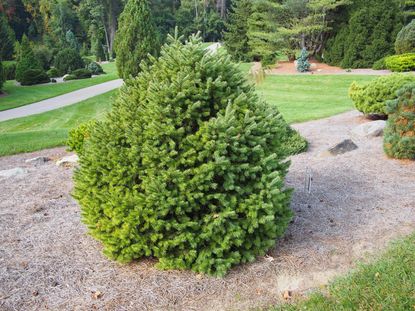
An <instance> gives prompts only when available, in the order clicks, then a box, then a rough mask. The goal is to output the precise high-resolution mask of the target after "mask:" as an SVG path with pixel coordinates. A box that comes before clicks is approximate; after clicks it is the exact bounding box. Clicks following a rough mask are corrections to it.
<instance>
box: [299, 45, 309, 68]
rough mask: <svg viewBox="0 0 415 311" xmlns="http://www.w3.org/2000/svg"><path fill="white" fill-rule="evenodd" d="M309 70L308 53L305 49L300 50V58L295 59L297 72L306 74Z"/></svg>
mask: <svg viewBox="0 0 415 311" xmlns="http://www.w3.org/2000/svg"><path fill="white" fill-rule="evenodd" d="M309 70H310V63H309V62H308V52H307V50H306V49H305V48H303V49H302V50H301V54H300V57H299V58H298V59H297V71H298V72H307V71H309Z"/></svg>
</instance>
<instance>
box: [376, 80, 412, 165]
mask: <svg viewBox="0 0 415 311" xmlns="http://www.w3.org/2000/svg"><path fill="white" fill-rule="evenodd" d="M397 96H398V98H397V99H396V100H392V101H389V102H388V104H387V109H386V110H387V113H388V115H389V119H388V123H387V126H386V129H385V135H384V145H383V146H384V150H385V152H386V154H387V155H388V156H390V157H392V158H396V159H410V160H415V84H414V83H412V84H407V85H406V86H404V87H403V88H402V89H400V90H399V91H398V92H397Z"/></svg>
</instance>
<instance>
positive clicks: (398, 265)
mask: <svg viewBox="0 0 415 311" xmlns="http://www.w3.org/2000/svg"><path fill="white" fill-rule="evenodd" d="M414 308H415V234H413V235H411V236H410V237H408V238H406V239H404V240H403V241H400V242H398V243H395V244H394V245H393V246H392V247H391V248H390V249H389V251H388V252H387V253H385V254H384V255H383V256H381V257H380V258H379V259H378V260H377V261H375V262H374V263H371V264H366V265H361V266H360V267H359V268H358V269H357V270H356V271H354V272H352V273H351V274H349V275H348V276H346V277H344V278H340V279H338V280H337V281H335V282H334V283H333V284H331V285H330V286H329V287H328V292H327V293H325V294H323V293H314V294H312V295H311V296H310V297H309V298H308V299H306V300H304V301H300V302H297V303H294V304H291V305H282V306H279V307H276V308H273V309H271V310H272V311H294V310H315V311H317V310H318V311H337V310H338V311H341V310H344V311H346V310H390V311H392V310H393V311H404V310H414ZM271 310H270V311H271Z"/></svg>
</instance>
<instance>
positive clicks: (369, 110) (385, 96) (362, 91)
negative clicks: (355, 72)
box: [349, 74, 415, 115]
mask: <svg viewBox="0 0 415 311" xmlns="http://www.w3.org/2000/svg"><path fill="white" fill-rule="evenodd" d="M411 82H415V76H412V75H404V74H393V75H389V76H383V77H379V78H377V79H375V80H373V81H371V82H369V83H367V84H365V85H358V84H357V83H356V82H353V83H352V84H351V86H350V89H349V96H350V98H351V99H352V101H353V103H354V105H355V107H356V109H357V110H359V111H360V112H363V113H364V114H366V115H371V114H375V115H386V114H387V112H386V102H387V101H388V100H392V99H395V98H396V91H397V90H399V89H400V88H402V87H403V86H404V85H406V84H409V83H411Z"/></svg>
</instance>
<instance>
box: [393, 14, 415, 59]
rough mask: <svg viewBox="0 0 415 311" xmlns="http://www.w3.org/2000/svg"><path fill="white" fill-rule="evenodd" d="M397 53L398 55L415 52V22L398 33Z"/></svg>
mask: <svg viewBox="0 0 415 311" xmlns="http://www.w3.org/2000/svg"><path fill="white" fill-rule="evenodd" d="M395 51H396V53H398V54H405V53H413V52H415V20H413V21H412V22H411V23H409V24H408V25H406V26H405V27H403V28H402V30H401V31H400V32H399V33H398V36H397V37H396V41H395Z"/></svg>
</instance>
